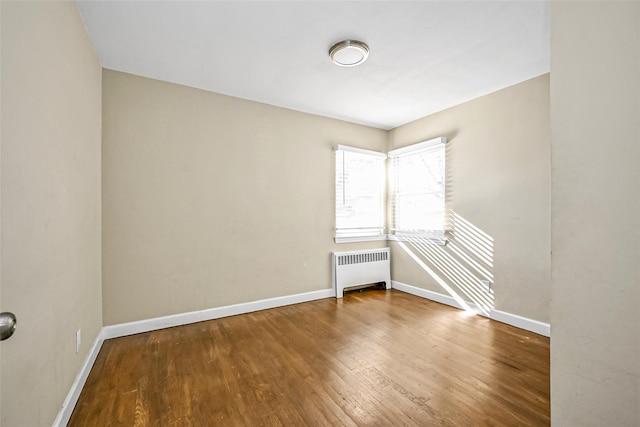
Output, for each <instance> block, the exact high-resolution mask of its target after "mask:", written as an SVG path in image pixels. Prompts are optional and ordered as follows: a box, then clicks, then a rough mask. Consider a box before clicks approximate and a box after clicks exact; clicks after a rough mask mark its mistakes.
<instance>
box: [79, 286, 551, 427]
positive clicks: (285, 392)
mask: <svg viewBox="0 0 640 427" xmlns="http://www.w3.org/2000/svg"><path fill="white" fill-rule="evenodd" d="M463 313H464V312H462V311H460V310H456V309H453V308H450V307H447V306H444V305H441V304H437V303H434V302H431V301H428V300H425V299H422V298H419V297H415V296H412V295H409V294H405V293H402V292H399V291H395V290H391V291H378V290H366V291H364V292H357V291H356V292H350V293H346V294H345V297H344V298H343V299H342V300H336V299H333V298H331V299H324V300H318V301H313V302H308V303H304V304H297V305H292V306H287V307H281V308H276V309H271V310H265V311H260V312H255V313H250V314H245V315H240V316H233V317H227V318H223V319H217V320H211V321H207V322H200V323H195V324H191V325H186V326H180V327H176V328H170V329H164V330H160V331H154V332H148V333H143V334H138V335H132V336H128V337H122V338H117V339H112V340H107V341H105V342H104V344H103V346H102V349H101V350H100V354H99V355H98V358H97V360H96V363H95V365H94V367H93V370H92V371H91V374H90V375H89V378H88V380H87V383H86V385H85V387H84V389H83V391H82V394H81V395H80V398H79V400H78V404H77V405H76V408H75V410H74V412H73V415H72V417H71V420H70V422H69V426H305V425H308V426H329V425H331V426H431V425H442V426H534V425H535V426H538V425H549V423H550V420H549V412H550V409H549V408H550V406H549V339H548V338H546V337H542V336H540V335H536V334H534V333H530V332H527V331H523V330H520V329H517V328H514V327H511V326H508V325H505V324H502V323H499V322H495V321H491V320H489V319H486V318H483V317H479V316H471V317H468V316H465V315H464V314H463Z"/></svg>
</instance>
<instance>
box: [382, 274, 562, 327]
mask: <svg viewBox="0 0 640 427" xmlns="http://www.w3.org/2000/svg"><path fill="white" fill-rule="evenodd" d="M391 287H392V288H393V289H397V290H399V291H402V292H406V293H408V294H412V295H416V296H419V297H422V298H426V299H429V300H431V301H435V302H439V303H440V304H445V305H449V306H451V307H455V308H458V309H463V307H462V306H461V305H460V304H459V303H458V302H457V301H456V300H455V299H453V298H452V297H450V296H448V295H444V294H441V293H438V292H433V291H429V290H427V289H422V288H418V287H416V286H411V285H407V284H406V283H402V282H397V281H395V280H392V281H391ZM467 304H468V305H469V307H471V308H473V309H475V308H476V305H475V304H473V303H467ZM478 311H479V310H478ZM485 317H489V318H490V319H493V320H496V321H498V322H502V323H506V324H507V325H511V326H515V327H516V328H520V329H524V330H527V331H530V332H534V333H536V334H538V335H543V336H545V337H550V336H551V325H549V324H548V323H544V322H539V321H537V320H533V319H529V318H527V317H522V316H518V315H517V314H511V313H507V312H504V311H500V310H493V309H492V310H490V311H489V316H485Z"/></svg>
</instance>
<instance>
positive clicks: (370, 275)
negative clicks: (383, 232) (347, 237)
mask: <svg viewBox="0 0 640 427" xmlns="http://www.w3.org/2000/svg"><path fill="white" fill-rule="evenodd" d="M331 258H332V270H333V271H332V272H333V289H334V290H335V291H336V298H342V296H343V295H344V289H345V288H349V287H352V286H359V285H368V284H370V283H380V282H385V284H386V288H387V289H391V268H390V264H391V252H390V251H389V248H382V249H369V250H366V251H351V252H333V253H332V257H331Z"/></svg>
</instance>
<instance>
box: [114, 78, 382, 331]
mask: <svg viewBox="0 0 640 427" xmlns="http://www.w3.org/2000/svg"><path fill="white" fill-rule="evenodd" d="M103 88H104V89H103V126H104V128H103V153H102V154H103V157H102V161H103V263H104V269H103V272H104V275H103V280H104V287H103V298H104V303H103V307H104V324H105V325H111V324H116V323H122V322H128V321H134V320H141V319H148V318H152V317H158V316H164V315H170V314H175V313H182V312H189V311H194V310H200V309H206V308H213V307H219V306H224V305H229V304H236V303H242V302H249V301H255V300H259V299H264V298H271V297H278V296H285V295H291V294H297V293H303V292H309V291H315V290H321V289H328V288H330V287H331V279H330V272H331V261H330V253H331V251H335V250H349V249H364V248H368V247H381V246H384V245H385V243H386V242H371V243H361V244H351V245H345V244H340V245H336V244H334V243H333V235H334V227H335V224H334V222H335V221H334V216H335V166H334V163H335V160H334V152H333V151H332V146H333V145H334V144H347V145H354V146H357V147H361V148H369V149H374V150H380V151H384V148H385V145H386V132H385V131H382V130H378V129H372V128H367V127H364V126H359V125H354V124H350V123H346V122H341V121H338V120H332V119H327V118H322V117H318V116H313V115H309V114H304V113H299V112H294V111H291V110H286V109H283V108H277V107H273V106H269V105H265V104H259V103H255V102H249V101H245V100H241V99H237V98H231V97H227V96H223V95H219V94H214V93H209V92H205V91H201V90H196V89H192V88H187V87H184V86H179V85H175V84H169V83H165V82H161V81H157V80H152V79H147V78H141V77H136V76H132V75H129V74H124V73H119V72H115V71H109V70H105V71H104V73H103Z"/></svg>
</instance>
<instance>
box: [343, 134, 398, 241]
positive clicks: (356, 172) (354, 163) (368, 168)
mask: <svg viewBox="0 0 640 427" xmlns="http://www.w3.org/2000/svg"><path fill="white" fill-rule="evenodd" d="M334 149H335V155H336V240H337V239H339V238H341V237H342V238H348V237H367V236H381V235H384V222H385V219H384V218H385V214H384V212H385V204H384V195H385V175H386V174H385V159H386V158H387V155H386V154H384V153H378V152H376V151H369V150H362V149H358V148H354V147H348V146H345V145H336V146H335V148H334Z"/></svg>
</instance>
